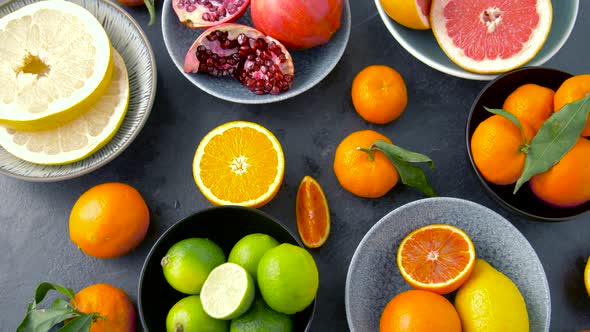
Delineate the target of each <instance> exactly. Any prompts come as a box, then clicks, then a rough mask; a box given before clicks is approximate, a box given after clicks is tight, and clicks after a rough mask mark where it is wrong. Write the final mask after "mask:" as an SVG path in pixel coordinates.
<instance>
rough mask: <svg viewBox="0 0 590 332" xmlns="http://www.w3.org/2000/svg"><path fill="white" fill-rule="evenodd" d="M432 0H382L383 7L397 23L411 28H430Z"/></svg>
mask: <svg viewBox="0 0 590 332" xmlns="http://www.w3.org/2000/svg"><path fill="white" fill-rule="evenodd" d="M430 2H431V0H381V6H383V9H384V10H385V12H386V13H387V15H389V17H391V18H392V19H393V20H394V21H396V22H397V23H399V24H401V25H403V26H405V27H407V28H411V29H418V30H427V29H430V21H429V19H428V16H429V14H430Z"/></svg>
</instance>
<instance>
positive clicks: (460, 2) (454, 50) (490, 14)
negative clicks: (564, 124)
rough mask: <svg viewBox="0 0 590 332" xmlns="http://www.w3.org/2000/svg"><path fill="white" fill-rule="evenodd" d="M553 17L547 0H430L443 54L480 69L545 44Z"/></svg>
mask: <svg viewBox="0 0 590 332" xmlns="http://www.w3.org/2000/svg"><path fill="white" fill-rule="evenodd" d="M559 1H563V0H559ZM552 19H553V8H552V6H551V0H477V1H474V0H433V1H432V8H431V11H430V25H431V27H432V31H433V32H434V36H435V37H436V40H437V41H438V43H439V45H440V47H441V48H442V49H443V51H444V52H445V53H446V54H447V56H448V57H449V58H450V59H451V60H452V61H453V62H455V63H456V64H457V65H458V66H459V67H461V68H463V69H465V70H468V71H471V72H475V73H482V74H495V73H503V72H506V71H509V70H512V69H514V68H517V67H520V66H522V65H524V64H525V63H527V62H529V61H530V60H531V59H532V58H533V57H535V55H536V54H537V53H538V52H539V51H540V50H541V48H542V47H543V44H545V40H546V39H547V36H548V35H549V30H551V22H552Z"/></svg>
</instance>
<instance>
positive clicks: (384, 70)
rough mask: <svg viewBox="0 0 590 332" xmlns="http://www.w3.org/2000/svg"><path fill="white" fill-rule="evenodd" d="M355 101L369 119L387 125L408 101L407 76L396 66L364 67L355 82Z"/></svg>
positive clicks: (353, 88) (399, 113)
mask: <svg viewBox="0 0 590 332" xmlns="http://www.w3.org/2000/svg"><path fill="white" fill-rule="evenodd" d="M351 95H352V103H353V105H354V108H355V109H356V111H357V113H358V114H359V115H360V116H361V117H362V118H363V119H365V121H367V122H371V123H376V124H386V123H389V122H391V121H393V120H395V119H397V118H399V116H400V115H401V114H402V113H403V111H404V110H405V108H406V105H407V104H408V92H407V90H406V83H405V82H404V78H403V77H402V76H401V75H400V74H399V73H398V72H397V71H395V70H394V69H393V68H390V67H388V66H379V65H373V66H368V67H367V68H365V69H363V70H361V72H360V73H358V74H357V75H356V77H355V78H354V81H353V82H352V92H351Z"/></svg>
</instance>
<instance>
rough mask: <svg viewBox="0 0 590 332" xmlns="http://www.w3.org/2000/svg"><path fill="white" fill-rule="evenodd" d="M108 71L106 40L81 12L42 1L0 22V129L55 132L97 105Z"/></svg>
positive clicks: (94, 22)
mask: <svg viewBox="0 0 590 332" xmlns="http://www.w3.org/2000/svg"><path fill="white" fill-rule="evenodd" d="M112 71H113V63H112V53H111V45H110V41H109V37H108V36H107V33H106V32H105V30H104V29H103V27H102V25H101V24H100V23H99V22H98V20H97V19H96V18H95V17H94V16H93V15H92V14H91V13H90V12H89V11H87V10H86V9H84V8H83V7H80V6H78V5H76V4H73V3H71V2H69V1H57V0H52V1H41V2H37V3H34V4H31V5H28V6H26V7H23V8H21V9H19V10H17V11H15V12H13V13H11V14H9V15H6V16H4V17H3V18H1V19H0V87H2V88H1V89H0V124H1V125H6V126H10V127H11V128H14V129H17V130H27V131H40V130H48V129H54V128H56V127H58V126H59V125H61V124H64V123H66V122H68V121H71V120H73V119H74V118H76V117H77V116H78V115H80V114H82V113H83V112H85V111H87V110H88V109H89V108H90V106H92V105H93V104H94V103H96V102H97V101H98V99H99V98H100V97H101V96H102V95H103V94H104V92H105V91H106V89H107V88H108V86H109V84H110V81H111V77H112Z"/></svg>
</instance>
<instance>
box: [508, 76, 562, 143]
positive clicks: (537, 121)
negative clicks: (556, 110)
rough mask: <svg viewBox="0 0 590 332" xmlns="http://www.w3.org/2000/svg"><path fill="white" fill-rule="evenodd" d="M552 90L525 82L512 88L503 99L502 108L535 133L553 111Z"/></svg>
mask: <svg viewBox="0 0 590 332" xmlns="http://www.w3.org/2000/svg"><path fill="white" fill-rule="evenodd" d="M554 94H555V92H553V90H551V89H549V88H546V87H543V86H540V85H536V84H525V85H523V86H520V87H519V88H518V89H516V90H514V92H512V93H511V94H510V95H509V96H508V98H506V100H505V101H504V106H502V108H503V109H504V110H506V111H507V112H508V113H511V114H512V115H514V116H516V117H517V118H518V120H520V122H521V123H522V122H526V123H527V124H528V125H530V126H531V127H532V129H533V131H534V133H536V132H537V131H539V128H541V126H543V123H545V121H547V119H549V117H550V116H551V114H552V113H553V95H554Z"/></svg>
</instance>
